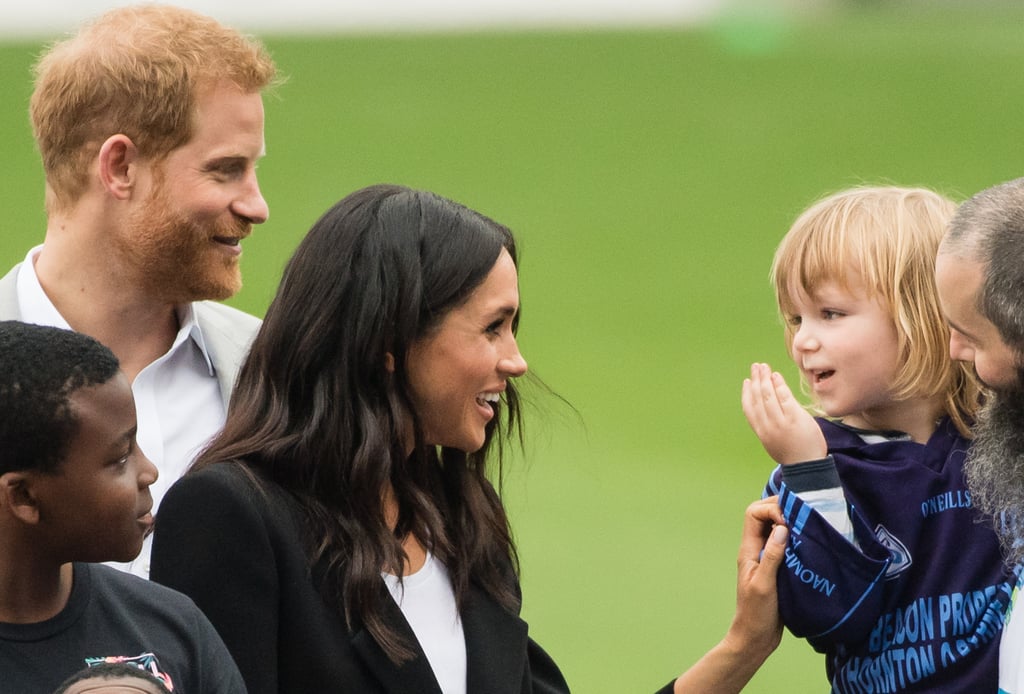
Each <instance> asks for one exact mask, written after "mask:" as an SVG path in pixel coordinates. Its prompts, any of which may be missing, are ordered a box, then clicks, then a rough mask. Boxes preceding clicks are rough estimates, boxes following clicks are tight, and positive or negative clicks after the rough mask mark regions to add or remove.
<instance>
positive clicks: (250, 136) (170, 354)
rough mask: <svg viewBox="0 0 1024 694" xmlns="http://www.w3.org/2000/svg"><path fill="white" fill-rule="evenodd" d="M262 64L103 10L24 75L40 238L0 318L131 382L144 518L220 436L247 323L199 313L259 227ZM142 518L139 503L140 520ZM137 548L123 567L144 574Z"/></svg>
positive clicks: (257, 50) (250, 52)
mask: <svg viewBox="0 0 1024 694" xmlns="http://www.w3.org/2000/svg"><path fill="white" fill-rule="evenodd" d="M275 73H276V70H275V67H274V63H273V61H272V60H271V59H270V57H269V55H268V54H267V52H266V50H265V49H264V48H263V46H262V45H260V44H259V43H257V42H256V41H254V40H252V39H250V38H248V37H245V36H243V35H241V34H240V33H238V32H237V31H235V30H234V29H230V28H228V27H225V26H223V25H221V24H220V23H218V22H217V21H215V20H213V19H211V18H209V17H206V16H204V15H201V14H197V13H195V12H192V11H189V10H184V9H179V8H176V7H170V6H159V5H151V6H149V5H147V6H138V7H124V8H120V9H116V10H112V11H110V12H108V13H106V14H104V15H102V16H100V17H99V18H98V19H96V20H95V21H93V22H91V23H89V24H87V25H85V26H84V27H83V28H82V29H81V30H80V31H79V32H78V33H77V34H76V35H74V36H72V37H70V38H68V39H66V40H63V41H60V42H58V43H56V44H54V45H53V46H52V47H51V48H50V49H49V50H48V51H47V52H46V53H45V54H44V55H43V56H42V57H41V59H40V60H39V62H38V63H37V65H36V81H35V89H34V91H33V94H32V99H31V103H30V116H31V120H32V128H33V133H34V135H35V139H36V144H37V146H38V148H39V152H40V155H41V156H42V161H43V169H44V172H45V175H46V213H47V226H46V234H45V237H44V240H43V243H42V245H40V246H37V247H35V248H33V249H32V250H30V251H29V253H28V255H27V256H26V258H25V260H24V262H22V263H19V264H18V265H17V266H15V268H14V269H13V270H11V272H9V273H8V274H7V275H6V276H5V277H4V278H3V279H2V280H0V319H2V320H8V319H12V320H21V321H24V322H28V323H38V324H42V325H49V326H53V327H58V328H65V329H72V330H76V331H79V332H82V333H85V334H87V335H90V336H92V337H93V338H95V339H96V340H98V341H99V342H101V343H103V344H104V345H106V346H107V347H108V348H109V349H110V350H111V351H112V352H113V353H114V354H115V355H116V356H117V358H118V360H119V361H120V363H121V368H122V369H123V371H124V372H125V373H126V374H127V376H128V378H129V379H130V380H131V382H132V391H133V393H134V396H135V401H136V408H137V411H138V437H137V438H138V443H139V447H140V448H141V449H142V450H143V452H144V453H145V454H146V456H147V457H149V459H150V460H152V461H153V462H154V463H155V464H156V466H157V468H158V470H159V471H160V477H159V479H158V481H157V482H156V483H155V484H154V485H153V487H152V493H153V497H154V502H155V504H158V503H159V499H160V497H161V496H162V494H163V492H164V491H165V490H166V489H167V487H168V486H169V485H170V484H171V483H172V482H174V480H175V479H177V478H178V477H179V476H180V475H181V474H182V473H183V472H184V470H185V468H186V467H187V466H188V464H189V463H190V462H191V460H192V458H193V456H194V455H195V453H196V452H197V450H198V449H199V448H200V447H201V446H202V445H203V444H204V443H205V442H206V441H207V440H208V439H209V438H210V437H211V436H212V435H213V434H214V433H216V432H217V431H218V430H219V429H220V427H221V426H222V425H223V423H224V414H225V408H226V402H227V399H228V395H229V394H230V391H231V388H232V386H233V384H234V378H235V374H236V372H237V370H238V366H239V364H240V363H241V360H242V358H243V357H244V355H245V352H246V351H247V349H248V344H249V342H250V340H251V339H252V337H253V335H254V334H255V332H256V330H257V328H258V326H259V320H258V319H257V318H255V317H253V316H250V315H248V314H245V313H242V312H241V311H237V310H235V309H232V308H229V307H227V306H224V305H222V304H219V303H215V302H213V301H210V300H219V299H226V298H227V297H229V296H231V295H233V294H234V293H235V292H237V291H238V289H239V288H240V286H241V275H240V271H239V259H240V257H241V253H242V247H241V241H242V240H243V239H244V238H246V237H247V236H248V235H249V234H250V232H251V230H252V226H253V225H254V224H260V223H262V222H264V221H265V220H266V219H267V215H268V209H267V203H266V201H265V200H264V199H263V196H262V194H261V192H260V189H259V185H258V184H257V181H256V162H257V160H258V159H259V158H260V157H262V156H263V153H264V140H263V101H262V95H261V94H262V91H263V90H264V89H265V88H266V87H268V86H269V85H270V84H271V83H272V82H273V81H274V80H275V78H276V77H275ZM155 510H156V507H155V505H154V511H155ZM148 554H149V542H148V541H147V542H146V544H145V545H144V547H143V550H142V553H141V554H140V555H139V558H138V559H136V560H135V562H133V563H132V564H131V565H130V566H123V567H121V568H127V569H129V570H131V571H132V572H133V573H136V574H139V575H142V576H147V575H148V573H149V561H148Z"/></svg>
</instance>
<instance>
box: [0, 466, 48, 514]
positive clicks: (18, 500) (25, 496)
mask: <svg viewBox="0 0 1024 694" xmlns="http://www.w3.org/2000/svg"><path fill="white" fill-rule="evenodd" d="M33 480H34V476H33V475H32V473H31V472H26V471H24V470H19V471H16V472H5V473H4V474H3V475H0V509H3V510H5V511H7V512H8V513H10V514H11V515H12V516H14V517H15V518H17V519H18V520H20V521H22V522H23V523H28V524H30V525H35V524H36V523H38V522H39V505H38V504H37V503H36V499H35V494H33V491H32V482H33Z"/></svg>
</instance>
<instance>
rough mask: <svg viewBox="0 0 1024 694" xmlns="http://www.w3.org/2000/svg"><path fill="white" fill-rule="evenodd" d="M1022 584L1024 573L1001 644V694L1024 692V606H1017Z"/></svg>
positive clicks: (1008, 611)
mask: <svg viewBox="0 0 1024 694" xmlns="http://www.w3.org/2000/svg"><path fill="white" fill-rule="evenodd" d="M1022 584H1024V572H1022V573H1021V577H1020V578H1019V579H1018V580H1017V585H1016V587H1014V589H1013V597H1011V598H1010V608H1009V609H1008V610H1007V613H1006V618H1005V619H1006V623H1005V626H1004V627H1003V635H1002V640H1001V641H1000V642H999V694H1021V693H1022V692H1024V604H1021V605H1018V604H1017V602H1018V601H1019V599H1020V593H1021V585H1022ZM1018 608H1019V609H1018Z"/></svg>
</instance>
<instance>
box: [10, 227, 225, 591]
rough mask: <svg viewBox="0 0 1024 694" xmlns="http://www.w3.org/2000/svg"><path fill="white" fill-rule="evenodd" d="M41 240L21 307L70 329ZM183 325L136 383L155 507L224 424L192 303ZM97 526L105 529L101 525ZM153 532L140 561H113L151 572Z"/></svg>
mask: <svg viewBox="0 0 1024 694" xmlns="http://www.w3.org/2000/svg"><path fill="white" fill-rule="evenodd" d="M41 248H42V246H36V247H35V248H33V249H32V250H30V251H29V252H28V255H27V256H26V257H25V262H24V263H23V264H22V266H21V268H20V270H19V271H18V308H19V310H20V312H21V318H22V320H23V321H25V322H26V323H35V324H38V325H48V326H52V327H55V328H64V329H65V330H70V329H71V326H70V325H68V322H67V320H65V319H64V317H63V316H61V315H60V313H59V312H58V311H57V308H56V307H55V306H54V305H53V303H52V302H51V301H50V299H49V297H47V296H46V293H45V292H44V291H43V287H42V285H40V284H39V278H38V277H37V276H36V271H35V257H36V254H38V253H39V250H40V249H41ZM178 323H179V324H180V326H181V327H180V329H179V330H178V334H177V336H176V337H175V338H174V344H173V345H171V348H170V349H169V350H168V351H167V353H166V354H164V355H163V356H162V357H160V358H159V359H157V360H156V361H154V362H153V363H151V364H149V365H148V366H146V367H145V368H144V369H143V370H142V371H140V372H139V374H138V376H136V377H135V380H134V382H133V383H132V394H133V395H134V396H135V410H136V414H137V415H138V424H139V432H138V437H137V438H138V444H139V448H140V449H141V450H142V452H143V453H145V454H146V457H148V458H149V459H150V460H152V461H153V464H154V465H156V468H157V470H159V471H160V476H159V478H158V479H157V481H156V482H155V483H154V484H153V486H152V487H150V491H151V493H152V494H153V513H154V514H155V513H156V510H157V507H158V506H159V504H160V500H161V499H162V498H163V496H164V493H165V492H166V491H167V489H168V488H169V487H170V486H171V484H173V483H174V481H175V480H177V479H178V478H179V477H181V476H182V475H183V474H184V473H185V470H186V468H187V467H188V465H189V463H191V462H192V459H193V458H194V457H195V455H196V453H198V452H199V450H200V449H201V448H202V447H203V445H204V444H205V443H206V442H207V441H209V440H210V438H211V437H212V436H213V435H214V434H216V433H217V432H218V431H220V428H221V427H222V426H224V415H225V408H224V401H223V400H222V398H221V394H220V386H219V384H218V383H217V377H216V375H215V374H214V371H213V364H212V362H211V361H210V356H209V354H208V353H207V350H206V345H205V343H204V342H203V335H202V332H201V331H200V329H199V325H198V324H197V323H196V320H195V315H194V314H193V311H192V306H191V304H185V305H184V306H180V307H179V308H178ZM97 532H102V530H101V529H97ZM152 544H153V539H152V535H150V536H149V537H147V538H146V541H145V542H144V543H143V545H142V552H140V554H139V556H138V557H137V558H136V559H135V561H132V562H128V563H120V562H110V565H111V566H114V567H116V568H118V569H121V570H123V571H129V572H131V573H133V574H136V575H137V576H142V577H143V578H149V555H150V551H151V549H152Z"/></svg>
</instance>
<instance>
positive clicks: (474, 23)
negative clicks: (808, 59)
mask: <svg viewBox="0 0 1024 694" xmlns="http://www.w3.org/2000/svg"><path fill="white" fill-rule="evenodd" d="M169 2H170V4H175V5H179V6H181V7H188V8H191V9H194V10H197V11H199V12H203V13H204V14H208V15H211V16H213V17H216V18H217V19H219V20H221V21H222V22H224V23H226V24H230V25H231V26H235V27H238V28H240V29H243V30H245V31H250V32H257V33H297V32H319V33H327V32H333V33H339V32H340V33H351V32H363V31H374V32H379V31H441V30H472V29H481V28H542V27H567V28H580V27H593V26H656V25H666V24H668V25H672V24H692V23H697V22H701V21H706V20H708V19H711V18H712V17H714V16H715V15H717V14H718V13H719V12H720V11H721V10H722V9H723V6H724V5H726V4H729V2H728V0H285V1H283V2H282V1H281V0H248V1H246V0H169ZM130 4H135V3H134V1H133V0H35V1H33V0H27V1H26V0H0V37H14V36H26V37H39V36H41V37H53V36H56V35H59V34H61V33H64V32H67V31H71V30H73V29H74V28H75V27H76V26H77V25H78V24H80V23H81V22H82V21H84V20H86V19H89V18H90V17H94V16H96V15H98V14H101V13H103V12H104V11H106V10H108V9H111V8H113V7H119V6H122V5H130Z"/></svg>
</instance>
